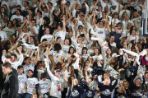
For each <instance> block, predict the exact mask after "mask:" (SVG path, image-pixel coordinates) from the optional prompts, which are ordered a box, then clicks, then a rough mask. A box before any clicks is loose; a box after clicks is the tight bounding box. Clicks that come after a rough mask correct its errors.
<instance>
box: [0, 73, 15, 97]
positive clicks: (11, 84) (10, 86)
mask: <svg viewBox="0 0 148 98" xmlns="http://www.w3.org/2000/svg"><path fill="white" fill-rule="evenodd" d="M1 98H18V76H17V72H16V70H13V71H12V72H11V73H10V74H9V75H7V76H6V78H5V81H4V84H3V89H2V92H1Z"/></svg>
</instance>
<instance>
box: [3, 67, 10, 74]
mask: <svg viewBox="0 0 148 98" xmlns="http://www.w3.org/2000/svg"><path fill="white" fill-rule="evenodd" d="M2 72H3V74H4V75H7V74H8V73H9V68H6V67H4V66H2Z"/></svg>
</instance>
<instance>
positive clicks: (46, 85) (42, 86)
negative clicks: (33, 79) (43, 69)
mask: <svg viewBox="0 0 148 98" xmlns="http://www.w3.org/2000/svg"><path fill="white" fill-rule="evenodd" d="M50 84H51V82H50V80H49V79H46V80H40V81H39V90H40V92H41V94H45V93H48V92H49V89H50Z"/></svg>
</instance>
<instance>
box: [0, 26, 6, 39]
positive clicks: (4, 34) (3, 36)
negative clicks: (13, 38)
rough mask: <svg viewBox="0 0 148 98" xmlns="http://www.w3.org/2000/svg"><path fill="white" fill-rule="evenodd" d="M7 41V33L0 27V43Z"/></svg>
mask: <svg viewBox="0 0 148 98" xmlns="http://www.w3.org/2000/svg"><path fill="white" fill-rule="evenodd" d="M7 39H8V36H7V33H6V32H4V31H3V30H2V26H1V25H0V41H4V40H7Z"/></svg>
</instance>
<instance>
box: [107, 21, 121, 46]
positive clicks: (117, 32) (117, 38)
mask: <svg viewBox="0 0 148 98" xmlns="http://www.w3.org/2000/svg"><path fill="white" fill-rule="evenodd" d="M110 35H111V36H114V37H115V43H116V46H117V48H121V43H120V42H121V40H120V37H121V36H122V24H121V23H117V25H116V26H115V31H114V32H111V33H110Z"/></svg>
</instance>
